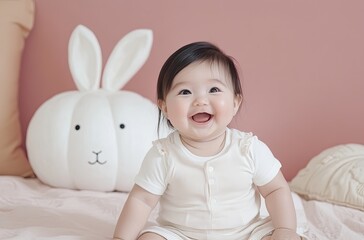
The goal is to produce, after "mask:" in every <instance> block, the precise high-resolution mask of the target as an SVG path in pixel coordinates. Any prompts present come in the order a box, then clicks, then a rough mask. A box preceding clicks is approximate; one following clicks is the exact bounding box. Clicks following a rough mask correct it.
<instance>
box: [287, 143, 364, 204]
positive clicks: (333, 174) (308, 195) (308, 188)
mask: <svg viewBox="0 0 364 240" xmlns="http://www.w3.org/2000/svg"><path fill="white" fill-rule="evenodd" d="M290 186H291V189H292V191H294V192H296V193H298V194H300V195H301V196H302V197H304V198H305V199H308V200H320V201H326V202H330V203H334V204H337V205H343V206H347V207H352V208H356V209H360V210H362V211H364V145H361V144H346V145H338V146H335V147H331V148H328V149H326V150H324V151H323V152H321V153H320V154H319V155H317V156H315V157H314V158H312V159H311V160H310V162H309V163H308V164H307V166H306V167H305V168H304V169H302V170H301V171H300V172H299V173H298V174H297V176H296V177H294V178H293V179H292V181H291V183H290Z"/></svg>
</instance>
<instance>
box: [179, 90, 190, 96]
mask: <svg viewBox="0 0 364 240" xmlns="http://www.w3.org/2000/svg"><path fill="white" fill-rule="evenodd" d="M188 94H191V91H190V90H188V89H183V90H181V91H180V92H179V93H178V95H188Z"/></svg>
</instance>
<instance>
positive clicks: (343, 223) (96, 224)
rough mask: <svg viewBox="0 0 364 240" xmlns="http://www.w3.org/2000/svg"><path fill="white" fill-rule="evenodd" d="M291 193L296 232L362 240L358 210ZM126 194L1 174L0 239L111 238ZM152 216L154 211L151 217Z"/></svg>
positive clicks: (312, 236) (311, 236)
mask: <svg viewBox="0 0 364 240" xmlns="http://www.w3.org/2000/svg"><path fill="white" fill-rule="evenodd" d="M292 196H293V199H294V203H295V207H296V210H297V217H298V231H299V232H300V233H305V235H306V236H308V237H309V238H308V239H313V240H315V239H320V240H332V239H343V240H344V239H345V240H356V239H358V240H359V239H364V235H363V233H364V229H363V222H364V213H363V212H362V211H358V210H353V209H348V208H344V207H338V206H333V205H331V204H325V203H321V202H317V201H308V202H307V201H304V200H302V199H301V198H300V197H299V196H298V195H297V194H295V193H292ZM126 197H127V194H126V193H120V192H110V193H104V192H93V191H75V190H69V189H57V188H51V187H49V186H47V185H44V184H42V183H41V182H39V180H38V179H23V178H19V177H9V176H0V239H17V240H23V239H24V240H31V239H44V240H46V239H56V240H58V239H62V240H63V239H64V240H74V239H91V240H92V239H98V240H100V239H111V237H112V234H113V231H114V227H115V224H116V221H117V218H118V216H119V213H120V210H121V208H122V206H123V204H124V202H125V200H126ZM264 212H265V211H264V209H263V214H264ZM265 214H266V213H265ZM156 215H157V211H154V212H153V213H152V216H151V219H150V221H152V222H153V221H154V219H155V217H156ZM306 215H307V217H306ZM338 229H341V230H339V231H338ZM222 240H223V239H222Z"/></svg>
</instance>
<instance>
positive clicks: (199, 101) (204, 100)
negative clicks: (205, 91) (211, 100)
mask: <svg viewBox="0 0 364 240" xmlns="http://www.w3.org/2000/svg"><path fill="white" fill-rule="evenodd" d="M207 104H208V99H207V97H205V96H199V97H197V98H196V99H195V101H194V106H204V105H207Z"/></svg>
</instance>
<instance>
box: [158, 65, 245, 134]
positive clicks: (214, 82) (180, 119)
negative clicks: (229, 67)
mask: <svg viewBox="0 0 364 240" xmlns="http://www.w3.org/2000/svg"><path fill="white" fill-rule="evenodd" d="M240 102H241V99H240V97H236V96H235V95H234V91H233V88H232V84H231V78H230V75H229V74H226V72H225V70H224V69H223V68H222V67H219V66H218V65H217V64H211V63H209V62H196V63H192V64H190V65H188V66H187V67H186V68H184V69H183V70H182V71H180V72H179V73H178V74H177V75H176V77H175V78H174V80H173V84H172V87H171V90H170V91H169V93H168V94H167V96H166V100H165V102H163V103H162V104H161V109H162V111H163V113H164V114H165V116H166V117H167V118H168V119H169V121H171V123H172V125H173V126H174V128H176V129H177V130H178V131H179V133H180V134H181V135H182V136H184V137H188V138H189V139H193V140H204V139H205V140H208V139H213V138H216V137H217V136H218V135H220V134H222V133H224V132H225V129H226V126H227V125H228V124H229V123H230V122H231V120H232V118H233V117H234V115H235V114H236V112H237V111H238V109H239V105H240Z"/></svg>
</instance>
